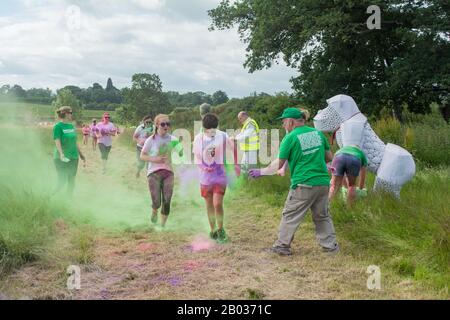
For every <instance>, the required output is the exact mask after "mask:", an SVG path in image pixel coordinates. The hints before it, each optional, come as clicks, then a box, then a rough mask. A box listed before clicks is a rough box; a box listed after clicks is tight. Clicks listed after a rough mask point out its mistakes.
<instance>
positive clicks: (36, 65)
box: [0, 0, 295, 97]
mask: <svg viewBox="0 0 450 320" xmlns="http://www.w3.org/2000/svg"><path fill="white" fill-rule="evenodd" d="M219 2H220V1H219V0H128V1H125V0H123V1H122V0H101V1H98V0H79V1H69V0H58V1H57V0H21V1H16V0H2V1H0V86H1V85H3V84H16V83H17V84H20V85H22V86H23V87H24V88H31V87H49V88H51V89H53V90H54V89H56V88H60V87H62V86H65V85H69V84H71V85H77V86H80V87H88V86H90V85H92V83H94V82H98V83H100V84H101V85H103V86H105V85H106V80H107V78H108V77H111V78H112V79H113V82H114V85H115V86H116V87H118V88H122V87H125V86H130V82H131V76H132V75H133V74H134V73H156V74H158V75H159V76H160V78H161V80H162V82H163V90H164V91H168V90H175V91H179V92H188V91H204V92H206V93H213V92H215V91H217V90H224V91H225V92H227V93H228V95H229V96H230V97H241V96H246V95H248V94H250V93H252V92H254V91H257V92H267V93H271V94H273V93H276V92H280V91H288V92H290V91H291V84H290V82H289V79H290V78H291V77H292V76H294V75H295V72H294V70H292V69H289V68H287V67H286V66H285V65H284V64H283V63H282V62H281V61H280V65H277V66H274V67H272V68H271V69H270V70H263V71H258V72H255V73H253V74H250V73H248V71H247V70H245V69H244V68H243V66H242V65H243V63H244V60H245V54H246V52H245V46H244V44H243V43H241V42H240V41H239V36H238V34H237V32H236V30H227V31H214V32H209V31H208V27H209V26H210V22H211V21H210V19H209V17H208V15H207V12H206V11H207V10H208V9H212V8H214V7H216V5H217V4H218V3H219Z"/></svg>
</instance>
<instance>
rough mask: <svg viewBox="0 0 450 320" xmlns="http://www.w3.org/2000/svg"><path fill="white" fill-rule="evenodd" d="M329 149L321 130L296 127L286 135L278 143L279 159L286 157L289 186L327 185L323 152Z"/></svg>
mask: <svg viewBox="0 0 450 320" xmlns="http://www.w3.org/2000/svg"><path fill="white" fill-rule="evenodd" d="M328 150H330V145H329V143H328V140H327V139H326V138H325V136H324V135H323V133H322V132H320V131H318V130H316V129H314V128H311V127H308V126H302V127H297V128H295V129H294V130H292V132H290V133H289V134H288V135H286V136H285V137H284V139H283V141H282V142H281V145H280V154H279V156H278V157H279V158H280V159H287V161H288V163H289V168H290V170H291V188H292V189H295V188H296V187H297V185H299V184H305V185H308V186H328V185H330V177H329V176H328V170H327V164H326V162H325V152H326V151H328Z"/></svg>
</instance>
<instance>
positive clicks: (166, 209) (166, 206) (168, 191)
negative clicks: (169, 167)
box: [161, 170, 174, 227]
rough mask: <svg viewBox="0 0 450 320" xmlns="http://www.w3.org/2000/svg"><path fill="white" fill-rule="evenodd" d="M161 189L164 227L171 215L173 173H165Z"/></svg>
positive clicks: (162, 223)
mask: <svg viewBox="0 0 450 320" xmlns="http://www.w3.org/2000/svg"><path fill="white" fill-rule="evenodd" d="M161 182H162V187H161V192H162V194H161V198H162V209H161V225H162V226H163V227H164V226H165V225H166V222H167V218H168V217H169V214H170V202H171V201H172V195H173V186H174V175H173V172H170V171H165V170H164V171H163V179H162V181H161Z"/></svg>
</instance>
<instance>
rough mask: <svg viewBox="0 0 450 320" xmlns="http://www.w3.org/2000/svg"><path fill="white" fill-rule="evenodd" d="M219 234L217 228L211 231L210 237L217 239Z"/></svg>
mask: <svg viewBox="0 0 450 320" xmlns="http://www.w3.org/2000/svg"><path fill="white" fill-rule="evenodd" d="M218 236H219V235H218V234H217V230H215V231H211V232H210V233H209V237H210V238H211V239H213V240H217V238H218Z"/></svg>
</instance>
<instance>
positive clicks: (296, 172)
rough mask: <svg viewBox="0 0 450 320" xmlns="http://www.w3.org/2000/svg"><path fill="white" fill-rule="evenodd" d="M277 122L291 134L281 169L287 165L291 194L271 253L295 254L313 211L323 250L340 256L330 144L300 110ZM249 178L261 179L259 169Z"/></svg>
mask: <svg viewBox="0 0 450 320" xmlns="http://www.w3.org/2000/svg"><path fill="white" fill-rule="evenodd" d="M278 119H281V120H282V121H283V127H284V128H285V129H286V132H289V133H288V134H287V135H286V136H285V137H284V139H283V141H282V142H281V145H280V153H279V156H278V158H279V161H278V169H281V168H282V167H283V166H284V164H285V163H286V161H287V162H288V164H289V168H290V171H291V190H290V191H289V194H288V197H287V200H286V203H285V206H284V209H283V216H282V219H281V223H280V227H279V234H278V240H277V241H276V242H275V244H274V245H273V247H272V248H271V251H272V252H275V253H278V254H280V255H291V254H292V253H291V250H290V247H291V243H292V240H293V239H294V234H295V231H296V230H297V228H298V226H299V225H300V223H301V221H302V220H303V218H304V217H305V215H306V213H307V212H308V210H309V209H311V211H312V218H313V221H314V224H315V225H316V234H317V239H318V241H319V244H320V246H321V247H322V248H323V249H324V251H326V252H332V253H337V252H338V251H339V245H338V244H337V242H336V234H335V231H334V226H333V221H332V220H331V216H330V215H329V212H328V191H329V185H330V178H329V176H328V170H327V166H326V161H331V159H332V153H331V151H330V146H329V144H328V141H327V139H326V138H325V136H324V135H323V133H322V132H320V131H318V130H316V129H314V128H311V127H308V126H306V125H305V124H306V119H305V115H304V113H303V112H302V111H300V110H299V109H297V108H287V109H285V110H284V112H283V114H282V115H281V116H280V117H279V118H278ZM250 175H251V176H253V177H258V176H260V175H261V172H260V169H256V170H251V172H250Z"/></svg>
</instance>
